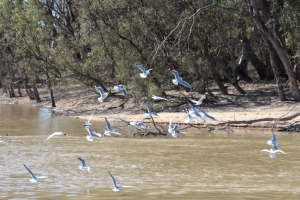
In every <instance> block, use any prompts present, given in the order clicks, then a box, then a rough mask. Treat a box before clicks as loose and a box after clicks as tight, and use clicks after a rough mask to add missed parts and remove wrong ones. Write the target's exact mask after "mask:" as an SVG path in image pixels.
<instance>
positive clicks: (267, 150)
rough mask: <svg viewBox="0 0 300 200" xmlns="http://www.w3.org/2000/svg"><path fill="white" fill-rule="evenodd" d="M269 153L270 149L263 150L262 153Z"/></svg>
mask: <svg viewBox="0 0 300 200" xmlns="http://www.w3.org/2000/svg"><path fill="white" fill-rule="evenodd" d="M262 151H263V152H268V153H270V150H269V149H263V150H261V152H262Z"/></svg>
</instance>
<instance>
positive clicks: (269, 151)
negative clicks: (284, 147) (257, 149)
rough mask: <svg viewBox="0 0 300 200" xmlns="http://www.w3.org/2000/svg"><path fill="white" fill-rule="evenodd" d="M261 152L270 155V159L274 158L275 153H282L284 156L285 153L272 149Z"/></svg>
mask: <svg viewBox="0 0 300 200" xmlns="http://www.w3.org/2000/svg"><path fill="white" fill-rule="evenodd" d="M261 151H263V152H268V153H270V157H271V158H275V153H283V154H286V153H285V152H283V151H281V150H279V149H278V150H275V151H274V150H273V149H270V150H269V149H263V150H261Z"/></svg>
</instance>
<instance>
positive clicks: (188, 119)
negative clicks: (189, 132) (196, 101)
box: [184, 109, 204, 123]
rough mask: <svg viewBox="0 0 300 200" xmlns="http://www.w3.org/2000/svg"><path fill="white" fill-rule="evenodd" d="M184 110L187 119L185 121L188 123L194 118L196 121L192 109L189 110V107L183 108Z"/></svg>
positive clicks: (196, 120)
mask: <svg viewBox="0 0 300 200" xmlns="http://www.w3.org/2000/svg"><path fill="white" fill-rule="evenodd" d="M184 111H185V113H186V115H187V119H186V120H185V123H190V122H191V121H193V120H195V122H196V123H198V119H197V116H196V115H194V114H193V111H190V110H189V109H185V110H184ZM203 117H204V116H203Z"/></svg>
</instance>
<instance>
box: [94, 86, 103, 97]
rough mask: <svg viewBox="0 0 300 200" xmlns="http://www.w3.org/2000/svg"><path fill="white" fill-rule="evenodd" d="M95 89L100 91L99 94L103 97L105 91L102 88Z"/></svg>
mask: <svg viewBox="0 0 300 200" xmlns="http://www.w3.org/2000/svg"><path fill="white" fill-rule="evenodd" d="M95 88H96V89H97V90H98V91H99V93H100V94H101V95H103V94H104V90H103V88H102V87H100V86H95Z"/></svg>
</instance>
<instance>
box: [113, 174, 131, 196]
mask: <svg viewBox="0 0 300 200" xmlns="http://www.w3.org/2000/svg"><path fill="white" fill-rule="evenodd" d="M108 173H109V175H110V178H111V180H112V182H113V184H114V188H113V189H112V190H113V191H115V192H117V191H120V190H119V189H121V188H129V187H131V186H127V185H123V186H122V185H117V182H116V179H115V178H114V176H113V175H112V174H111V173H110V171H108Z"/></svg>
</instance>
